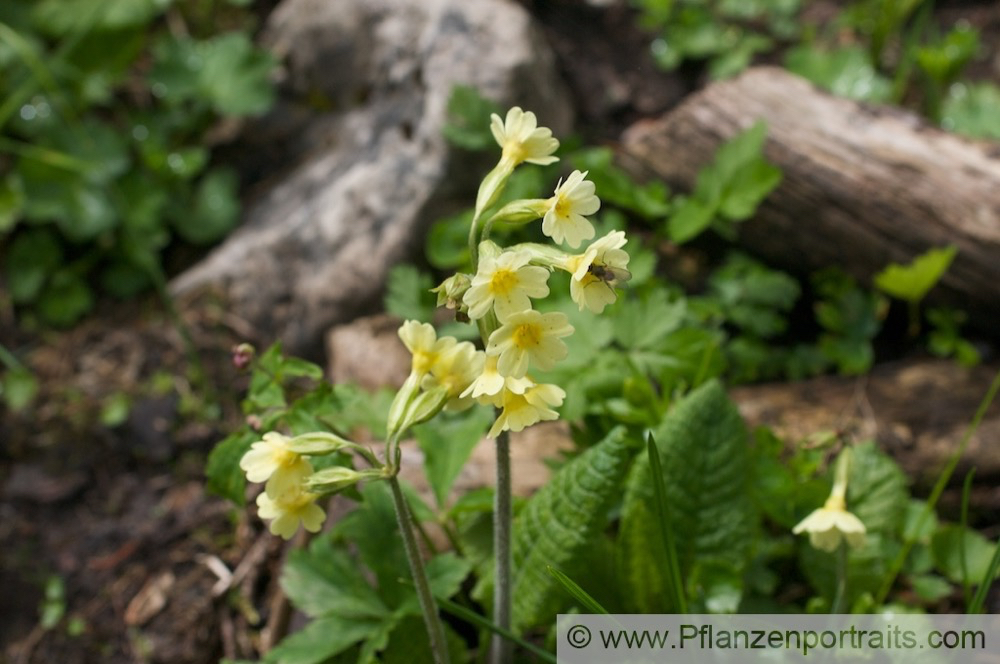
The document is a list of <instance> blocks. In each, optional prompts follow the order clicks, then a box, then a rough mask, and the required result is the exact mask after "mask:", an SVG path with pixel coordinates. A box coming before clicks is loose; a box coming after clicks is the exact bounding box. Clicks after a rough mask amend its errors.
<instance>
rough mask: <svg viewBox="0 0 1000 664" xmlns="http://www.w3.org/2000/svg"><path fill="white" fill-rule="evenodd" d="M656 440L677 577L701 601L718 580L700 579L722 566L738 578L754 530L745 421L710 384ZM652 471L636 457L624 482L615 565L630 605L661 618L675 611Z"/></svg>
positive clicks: (678, 408) (669, 419)
mask: <svg viewBox="0 0 1000 664" xmlns="http://www.w3.org/2000/svg"><path fill="white" fill-rule="evenodd" d="M655 439H656V443H657V446H658V448H659V450H660V460H661V462H662V466H663V479H664V487H665V488H666V494H667V495H666V497H667V504H668V505H670V519H671V530H672V531H673V532H674V533H677V535H678V542H677V543H678V550H677V555H678V559H679V562H680V567H681V577H682V578H684V579H687V580H688V594H689V596H690V595H691V593H692V591H693V592H694V596H695V597H696V598H699V599H701V601H703V602H704V601H705V600H707V599H708V598H710V597H712V596H713V595H714V594H715V591H713V590H712V587H713V586H714V585H716V582H715V581H712V583H711V584H708V585H704V586H699V578H700V577H704V580H706V581H707V580H709V579H712V578H720V576H719V574H720V572H719V570H720V568H721V569H725V570H730V571H731V572H732V573H733V575H731V576H729V577H727V578H736V577H737V576H738V575H739V574H740V572H741V571H742V570H743V569H745V567H746V565H747V562H748V559H749V552H750V546H751V543H752V540H753V536H754V533H755V531H756V529H757V526H756V524H757V520H758V515H757V513H756V510H755V509H754V507H753V504H752V499H751V495H750V486H749V480H750V476H749V475H748V474H747V469H748V468H750V467H751V464H750V456H749V448H748V447H747V444H746V430H745V428H744V426H743V420H742V419H741V418H740V415H739V411H737V409H736V407H735V406H734V405H733V404H732V402H730V401H729V399H728V398H727V397H726V393H725V391H724V390H723V388H722V386H721V385H720V384H719V383H718V381H715V380H713V381H710V382H708V383H706V384H704V385H702V386H701V387H699V388H698V389H696V390H694V391H693V392H691V393H690V394H688V395H687V396H686V397H684V399H682V400H681V401H679V402H678V403H677V404H676V405H675V406H674V408H673V409H672V410H671V411H670V412H669V413H668V414H667V416H666V418H665V419H664V420H663V422H662V424H661V425H660V426H659V427H658V429H657V432H656V435H655ZM650 473H651V469H650V465H649V462H648V460H645V459H643V457H642V456H641V455H640V457H639V459H638V460H637V461H636V464H635V466H634V467H633V469H632V472H631V473H630V475H629V478H628V481H627V482H626V485H625V499H624V500H625V502H624V505H623V507H622V522H621V527H620V530H619V540H618V542H619V554H620V555H619V562H620V565H621V576H622V579H623V582H624V583H625V587H626V588H627V593H628V603H629V605H630V607H631V608H632V609H633V610H637V611H639V612H652V613H659V612H663V611H667V610H676V608H675V607H672V606H669V604H668V603H667V598H668V592H667V591H668V585H667V584H668V581H667V578H668V577H667V571H666V569H665V568H664V565H665V561H666V560H667V557H666V552H665V550H664V545H663V543H662V541H661V538H660V537H659V536H658V534H657V532H656V530H655V529H654V528H653V527H652V524H653V523H654V520H655V519H656V515H655V513H654V508H653V496H652V494H653V488H652V478H651V476H650ZM711 570H715V571H711ZM727 592H729V591H727Z"/></svg>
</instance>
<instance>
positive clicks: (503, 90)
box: [171, 0, 572, 356]
mask: <svg viewBox="0 0 1000 664" xmlns="http://www.w3.org/2000/svg"><path fill="white" fill-rule="evenodd" d="M265 41H266V42H267V43H268V44H270V45H271V46H272V47H273V48H274V49H275V50H276V51H277V52H278V53H279V54H282V55H284V56H285V62H286V67H287V72H286V76H285V80H284V83H283V88H282V95H281V97H282V100H281V102H279V104H278V107H277V108H276V110H275V111H274V112H273V113H272V114H270V116H268V118H266V119H265V120H263V121H262V122H261V123H259V124H257V125H254V128H253V129H251V130H250V131H251V132H252V133H254V132H255V133H259V134H260V135H261V136H262V137H264V138H266V141H267V145H271V146H276V147H272V148H271V155H272V156H273V159H272V161H271V163H270V164H269V170H270V172H271V173H274V172H275V171H277V172H279V173H280V172H281V171H287V174H286V175H283V176H282V177H280V178H278V179H276V180H275V181H273V182H268V183H266V184H259V185H258V186H259V188H260V189H261V191H260V193H259V194H258V195H257V196H256V197H255V199H254V200H252V201H251V202H250V204H249V205H248V207H247V209H246V212H245V220H244V223H243V226H242V227H241V228H240V229H238V230H237V231H236V232H235V233H233V234H232V235H231V236H230V237H229V238H228V239H227V240H226V241H225V242H224V243H223V244H222V245H221V246H219V247H218V248H217V249H215V250H214V251H213V252H212V253H211V254H210V255H208V256H207V257H206V258H205V259H204V260H202V261H201V262H200V263H198V264H196V265H195V266H193V267H192V268H190V269H189V270H187V271H186V272H184V273H182V274H181V275H179V276H178V277H177V278H176V279H174V280H173V282H172V283H171V292H172V293H173V294H175V295H187V296H188V297H190V298H192V299H193V294H196V293H199V292H204V291H211V292H221V293H222V294H223V296H224V299H225V300H226V302H227V304H228V306H229V307H230V308H231V309H232V310H233V312H234V314H235V315H236V316H237V317H240V318H243V319H246V320H247V321H249V323H250V324H251V325H253V326H254V328H255V329H256V331H257V333H258V335H259V336H260V337H262V338H263V339H264V340H268V339H271V338H273V337H278V338H280V339H282V340H283V341H284V343H285V346H286V349H288V350H289V351H290V352H292V353H294V354H304V355H310V356H316V355H318V354H319V351H320V347H321V344H322V335H323V331H324V330H326V329H327V328H329V327H330V326H331V325H332V324H334V323H337V322H343V321H347V320H350V319H352V318H354V317H355V316H356V315H357V314H358V313H360V312H364V311H372V310H374V309H376V308H377V306H378V303H380V301H381V298H380V294H381V291H382V289H383V286H384V283H385V275H386V271H387V270H388V268H389V267H390V266H392V265H393V264H395V263H398V262H400V261H405V260H407V259H408V258H410V257H412V256H414V255H415V254H417V253H419V251H420V249H421V248H422V238H423V235H424V232H425V231H426V228H427V226H428V224H429V223H430V222H431V221H432V220H433V219H434V218H435V217H436V216H440V215H441V214H442V213H445V212H448V211H451V210H453V209H454V207H455V199H456V197H457V198H459V199H460V200H461V201H462V202H461V203H460V205H465V204H468V203H471V202H472V200H473V199H474V197H475V190H476V187H477V185H478V181H479V178H481V177H482V176H483V175H485V173H486V171H487V170H488V169H489V168H490V167H491V166H492V163H493V161H494V160H495V159H496V158H497V154H496V152H498V151H493V152H491V154H489V155H472V154H470V153H467V152H463V151H461V150H458V149H456V148H453V147H451V146H450V145H449V144H447V143H446V142H445V140H444V138H443V136H442V133H441V129H442V127H443V126H444V124H445V121H446V106H447V102H448V98H449V96H450V95H451V92H452V89H453V88H454V87H455V86H456V85H470V86H474V87H475V88H477V89H478V90H479V91H480V93H481V94H483V95H484V96H486V97H488V98H490V99H493V100H495V101H497V102H498V103H499V104H500V105H501V106H504V107H506V106H512V105H520V106H522V107H523V108H525V109H529V110H532V111H534V112H535V113H536V114H537V115H538V117H539V122H540V123H542V124H544V125H546V126H549V127H551V128H552V129H553V131H554V132H555V133H556V134H565V132H567V131H568V130H569V128H570V121H571V113H572V111H571V101H570V99H569V95H567V94H564V92H563V87H562V85H561V84H560V82H559V79H558V78H557V74H556V71H555V66H554V58H553V56H552V54H551V52H550V51H549V49H548V47H547V46H546V44H545V43H544V41H543V40H542V39H541V38H540V37H539V32H538V31H537V29H536V28H535V26H534V25H533V24H532V23H531V20H530V17H529V16H528V14H527V13H526V12H525V11H524V10H523V9H522V8H521V7H520V6H518V5H516V4H514V3H513V2H509V1H504V0H480V1H478V2H462V1H461V0H350V1H341V2H328V1H326V0H285V1H284V2H283V3H282V4H281V5H280V6H279V7H278V8H277V9H276V10H275V12H274V13H273V15H272V16H271V19H270V21H269V23H268V25H267V28H266V30H265ZM483 122H484V123H487V122H488V118H485V117H484V118H483ZM262 140H263V139H262ZM250 144H253V142H252V140H251V142H250Z"/></svg>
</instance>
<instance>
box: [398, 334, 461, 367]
mask: <svg viewBox="0 0 1000 664" xmlns="http://www.w3.org/2000/svg"><path fill="white" fill-rule="evenodd" d="M399 338H400V339H401V340H402V341H403V344H404V345H405V346H406V348H407V349H408V350H409V351H410V353H411V354H412V355H413V359H412V361H411V364H410V371H411V373H413V374H415V375H416V377H417V379H420V378H423V377H424V376H425V375H427V374H428V373H429V372H430V370H431V367H433V366H434V363H435V362H437V361H438V358H440V357H441V355H443V354H444V353H447V352H448V351H450V350H452V349H453V348H454V347H455V344H456V343H457V340H456V339H455V338H454V337H441V338H440V339H438V338H437V332H436V331H435V330H434V326H433V325H431V324H429V323H418V322H417V321H415V320H408V321H406V322H405V323H403V325H402V326H401V327H400V328H399Z"/></svg>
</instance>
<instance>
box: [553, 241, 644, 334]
mask: <svg viewBox="0 0 1000 664" xmlns="http://www.w3.org/2000/svg"><path fill="white" fill-rule="evenodd" d="M625 242H626V240H625V233H624V232H622V231H611V232H610V233H608V234H607V235H605V236H604V237H602V238H601V239H599V240H597V241H596V242H593V243H592V244H591V245H590V246H589V247H587V251H585V252H583V253H582V254H579V255H577V256H571V257H570V258H569V259H567V260H566V264H565V266H564V269H565V270H567V271H568V272H569V273H570V274H572V275H573V279H572V280H571V281H570V283H569V294H570V297H571V298H573V301H574V302H576V303H577V305H578V306H579V307H580V311H583V309H584V308H585V307H586V308H587V309H590V310H591V311H592V312H594V313H595V314H599V313H601V312H602V311H604V307H606V306H607V305H609V304H612V303H613V302H614V301H615V300H616V299H618V295H617V294H616V293H615V286H617V285H618V284H619V283H621V282H623V281H627V280H628V279H629V278H630V277H631V276H632V275H630V274H629V273H628V270H626V269H625V268H627V267H628V261H629V255H628V252H626V251H625V250H624V249H622V247H624V246H625Z"/></svg>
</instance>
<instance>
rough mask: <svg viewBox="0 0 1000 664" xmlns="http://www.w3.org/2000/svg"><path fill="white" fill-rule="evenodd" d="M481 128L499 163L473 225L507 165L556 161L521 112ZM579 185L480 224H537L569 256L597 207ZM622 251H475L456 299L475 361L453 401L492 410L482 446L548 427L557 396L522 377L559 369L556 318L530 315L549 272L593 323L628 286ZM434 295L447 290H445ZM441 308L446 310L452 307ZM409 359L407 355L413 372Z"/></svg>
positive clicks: (587, 185)
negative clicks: (468, 323)
mask: <svg viewBox="0 0 1000 664" xmlns="http://www.w3.org/2000/svg"><path fill="white" fill-rule="evenodd" d="M490 128H491V130H492V132H493V136H494V138H495V139H496V141H497V144H498V145H499V146H500V148H501V157H500V162H499V163H498V165H497V167H496V168H494V170H493V171H492V172H491V173H490V174H489V175H488V176H487V177H486V179H485V180H484V181H483V185H482V186H481V187H480V193H479V197H478V199H477V205H476V216H477V218H478V217H479V215H480V214H482V213H483V212H485V211H486V209H487V208H490V207H491V206H492V205H493V204H494V203H495V202H496V200H497V198H498V196H499V193H500V191H502V189H503V187H504V185H505V183H506V178H507V177H509V175H510V173H511V172H512V171H513V169H514V168H515V167H516V166H517V165H519V164H521V163H523V162H529V163H534V164H542V165H544V164H550V163H553V162H555V161H557V157H554V156H552V153H553V152H555V150H556V149H557V148H558V147H559V142H558V141H557V140H556V139H555V138H553V137H552V132H551V130H549V129H547V128H545V127H539V126H538V121H537V119H536V118H535V115H534V114H533V113H531V112H525V111H522V110H521V109H520V108H517V107H515V108H512V109H510V111H508V112H507V116H506V118H504V119H503V120H501V119H500V116H498V115H493V116H492V124H491V127H490ZM586 178H587V173H586V172H581V171H573V172H572V173H571V174H570V175H569V177H567V178H566V179H565V181H560V182H559V184H558V185H557V186H556V189H555V192H554V194H553V195H552V197H551V198H548V199H537V200H525V201H516V202H514V203H511V204H509V205H507V206H505V207H504V208H503V209H501V210H500V211H499V212H498V213H496V214H495V215H494V217H493V218H492V220H491V222H490V223H493V222H494V221H499V222H504V221H509V222H510V223H528V222H530V221H532V220H537V219H539V218H541V219H542V224H541V226H542V232H543V233H544V234H545V235H546V236H547V237H550V238H552V239H553V240H554V241H555V242H556V243H557V244H567V245H569V246H570V247H571V248H574V249H576V248H577V247H579V246H580V245H581V244H582V243H583V242H584V241H585V240H590V239H592V238H593V237H594V234H595V231H594V226H593V225H592V224H591V222H590V221H589V220H588V219H587V218H586V217H587V215H592V214H594V213H596V212H597V211H598V210H599V209H600V207H601V201H600V199H599V198H598V197H597V196H596V195H595V189H596V188H595V186H594V183H593V182H591V181H589V180H587V179H586ZM488 225H489V224H488ZM624 245H625V234H624V233H622V232H620V231H615V232H612V233H609V234H608V235H606V236H605V237H603V238H601V239H599V240H597V241H595V242H593V243H592V244H591V245H590V246H589V247H587V248H586V249H585V250H584V251H583V253H581V254H578V255H573V254H568V253H566V252H564V251H562V250H561V249H559V248H557V247H552V246H546V245H532V244H526V245H518V246H516V247H511V248H508V249H507V250H502V249H501V248H500V247H498V246H496V245H495V244H493V243H492V242H489V241H484V242H483V243H482V244H481V245H480V251H479V262H478V265H477V266H476V274H475V275H472V276H471V280H470V281H469V282H468V283H469V285H468V288H467V289H466V290H465V291H464V293H462V296H461V305H462V306H464V308H465V309H466V310H467V313H468V316H469V318H471V319H472V320H475V321H477V323H478V324H479V325H480V330H481V331H483V336H484V339H485V341H486V349H485V357H484V359H483V361H482V362H481V363H479V368H478V371H477V372H476V375H475V376H474V377H473V379H472V380H471V381H470V382H469V384H468V385H467V387H466V388H465V389H464V390H463V391H462V393H461V396H462V397H465V398H468V399H476V400H478V401H479V402H480V403H483V404H488V405H493V406H495V407H497V408H499V409H501V413H500V415H499V417H498V418H497V420H496V422H495V423H494V425H493V427H492V428H491V429H490V433H489V435H490V436H493V437H495V436H497V435H498V434H499V433H500V432H501V431H505V430H509V431H521V430H522V429H524V428H525V427H527V426H530V425H532V424H535V423H536V422H539V421H543V420H553V419H556V418H557V417H558V414H557V413H556V411H555V408H557V407H559V406H561V405H562V402H563V399H564V398H565V396H566V393H565V392H564V391H563V390H562V388H560V387H558V386H557V385H550V384H541V383H537V382H536V381H535V380H534V379H533V378H532V376H531V373H530V372H531V370H532V369H537V370H539V371H548V370H550V369H552V368H553V367H554V366H555V365H556V363H557V362H559V361H560V360H562V359H564V358H565V357H566V355H567V353H568V350H567V347H566V344H565V342H563V338H564V337H566V336H568V335H570V334H572V333H573V326H572V325H570V323H569V320H568V318H567V317H566V315H565V314H562V313H558V312H553V313H541V312H539V311H536V310H534V309H533V308H532V300H533V299H539V298H544V297H546V296H548V294H549V287H548V283H547V281H548V277H549V274H550V273H551V271H552V270H554V269H561V270H564V271H566V272H568V273H570V275H571V277H572V280H571V285H570V296H571V297H572V299H573V301H574V302H575V303H576V304H577V305H578V306H579V307H580V310H581V311H582V310H583V309H585V308H586V309H589V310H590V311H593V312H595V313H600V312H601V311H603V310H604V307H605V306H607V305H608V304H610V303H612V302H614V301H615V299H616V297H617V295H616V291H615V286H616V285H618V284H619V283H620V282H622V281H625V280H627V279H628V278H629V276H630V275H629V274H628V272H627V271H626V268H627V266H628V260H629V256H628V254H627V253H626V252H625V251H624V250H623V249H622V247H623V246H624ZM441 288H442V289H443V290H448V289H447V287H446V285H442V287H441ZM445 300H446V301H447V302H451V303H455V302H456V300H455V298H451V299H450V300H449V299H448V298H447V297H446V298H445ZM408 346H409V344H408ZM410 350H411V352H413V351H414V348H412V347H411V348H410ZM416 358H417V355H416V353H414V362H416V361H417V360H416Z"/></svg>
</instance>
